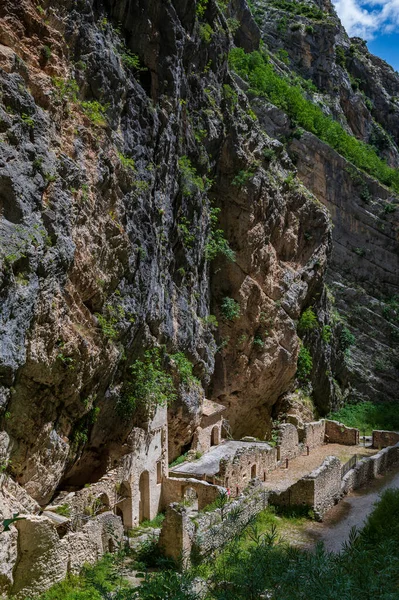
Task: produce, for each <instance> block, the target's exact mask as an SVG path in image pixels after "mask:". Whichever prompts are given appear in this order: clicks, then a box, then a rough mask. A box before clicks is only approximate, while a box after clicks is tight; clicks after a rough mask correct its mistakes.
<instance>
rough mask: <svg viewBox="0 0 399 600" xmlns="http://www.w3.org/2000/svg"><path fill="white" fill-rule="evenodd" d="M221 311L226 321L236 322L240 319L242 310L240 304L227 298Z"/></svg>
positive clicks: (223, 301) (224, 299)
mask: <svg viewBox="0 0 399 600" xmlns="http://www.w3.org/2000/svg"><path fill="white" fill-rule="evenodd" d="M220 311H221V313H222V315H223V316H224V318H225V319H227V320H228V321H236V320H237V319H239V318H240V314H241V309H240V305H239V303H238V302H236V301H235V300H234V299H233V298H229V297H227V296H226V297H225V298H223V300H222V304H221V306H220Z"/></svg>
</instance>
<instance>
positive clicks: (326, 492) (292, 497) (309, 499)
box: [270, 456, 341, 519]
mask: <svg viewBox="0 0 399 600" xmlns="http://www.w3.org/2000/svg"><path fill="white" fill-rule="evenodd" d="M340 494H341V461H340V460H339V459H338V458H337V457H336V456H327V457H326V458H325V459H324V461H323V463H322V465H321V466H320V467H318V468H317V469H315V470H314V471H312V472H311V473H310V474H309V475H305V476H304V477H302V479H300V480H299V481H297V482H296V483H294V484H293V485H292V486H291V487H289V488H288V489H286V490H284V491H283V492H271V494H270V504H275V505H277V506H308V507H309V508H311V509H313V510H314V512H315V516H316V518H318V519H322V518H323V517H324V515H325V514H326V512H327V511H328V510H329V509H330V508H331V507H332V506H334V504H335V503H336V502H337V500H338V499H339V497H340Z"/></svg>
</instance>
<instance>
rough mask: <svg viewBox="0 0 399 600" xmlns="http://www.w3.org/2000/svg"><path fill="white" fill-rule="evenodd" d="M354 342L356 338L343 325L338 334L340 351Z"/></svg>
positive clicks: (346, 348)
mask: <svg viewBox="0 0 399 600" xmlns="http://www.w3.org/2000/svg"><path fill="white" fill-rule="evenodd" d="M355 342H356V338H355V336H354V335H353V333H351V332H350V331H349V329H348V328H347V327H343V328H342V331H341V333H340V335H339V347H340V348H341V350H342V351H344V352H345V351H346V350H348V349H349V348H350V347H351V346H353V344H354V343H355Z"/></svg>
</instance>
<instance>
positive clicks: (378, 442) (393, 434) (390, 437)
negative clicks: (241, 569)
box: [373, 430, 399, 450]
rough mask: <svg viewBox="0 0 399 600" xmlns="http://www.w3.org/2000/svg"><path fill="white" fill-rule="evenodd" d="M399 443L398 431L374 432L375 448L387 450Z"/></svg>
mask: <svg viewBox="0 0 399 600" xmlns="http://www.w3.org/2000/svg"><path fill="white" fill-rule="evenodd" d="M398 442H399V432H398V431H380V430H376V431H373V448H378V449H379V450H381V448H387V447H388V446H394V445H395V444H397V443H398Z"/></svg>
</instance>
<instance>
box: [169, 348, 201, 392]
mask: <svg viewBox="0 0 399 600" xmlns="http://www.w3.org/2000/svg"><path fill="white" fill-rule="evenodd" d="M169 358H170V359H171V360H172V361H173V362H174V364H175V365H176V370H177V372H178V374H179V378H180V381H181V383H184V384H186V385H189V384H191V383H199V381H198V379H197V378H196V377H194V375H193V363H192V362H191V361H189V360H188V358H187V357H186V356H185V355H184V353H183V352H177V353H176V354H171V355H170V356H169Z"/></svg>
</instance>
